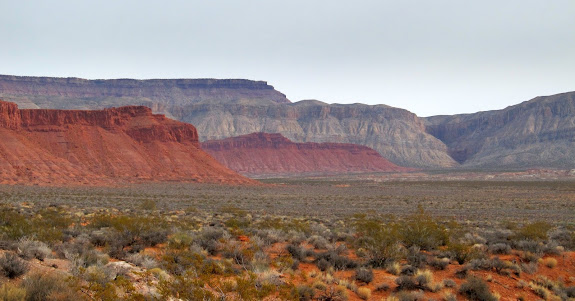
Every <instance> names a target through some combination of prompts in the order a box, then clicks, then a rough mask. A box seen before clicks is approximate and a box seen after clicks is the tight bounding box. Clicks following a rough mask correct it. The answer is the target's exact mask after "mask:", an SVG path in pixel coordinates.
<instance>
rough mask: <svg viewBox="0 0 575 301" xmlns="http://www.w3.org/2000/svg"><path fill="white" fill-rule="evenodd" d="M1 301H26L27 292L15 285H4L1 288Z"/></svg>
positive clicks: (8, 283) (7, 283)
mask: <svg viewBox="0 0 575 301" xmlns="http://www.w3.org/2000/svg"><path fill="white" fill-rule="evenodd" d="M0 300H3V301H24V300H26V290H25V289H24V288H22V287H19V286H17V285H16V284H14V283H10V282H6V283H3V284H2V286H0Z"/></svg>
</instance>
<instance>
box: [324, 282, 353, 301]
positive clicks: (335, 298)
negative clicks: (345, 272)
mask: <svg viewBox="0 0 575 301" xmlns="http://www.w3.org/2000/svg"><path fill="white" fill-rule="evenodd" d="M316 299H317V300H320V301H346V300H348V299H349V295H348V293H347V290H346V289H345V287H343V286H341V285H338V286H335V287H334V286H329V287H327V289H326V290H324V291H320V292H319V294H318V296H317V297H316Z"/></svg>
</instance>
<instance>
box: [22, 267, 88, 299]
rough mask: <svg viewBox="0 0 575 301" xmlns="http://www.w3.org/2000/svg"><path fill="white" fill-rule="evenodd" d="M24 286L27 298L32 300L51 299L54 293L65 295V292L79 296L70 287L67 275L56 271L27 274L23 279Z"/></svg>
mask: <svg viewBox="0 0 575 301" xmlns="http://www.w3.org/2000/svg"><path fill="white" fill-rule="evenodd" d="M22 287H23V288H24V289H25V290H26V300H30V301H32V300H34V301H36V300H38V301H40V300H50V299H53V298H50V297H52V295H54V294H56V293H57V294H59V296H63V293H64V292H66V293H67V295H68V296H69V297H76V298H77V297H78V296H74V295H76V294H74V293H73V292H72V290H71V289H70V287H68V285H67V283H66V277H65V276H61V275H58V274H55V273H48V274H39V273H34V274H30V275H27V276H26V277H25V278H24V280H23V281H22ZM68 300H71V298H69V299H68Z"/></svg>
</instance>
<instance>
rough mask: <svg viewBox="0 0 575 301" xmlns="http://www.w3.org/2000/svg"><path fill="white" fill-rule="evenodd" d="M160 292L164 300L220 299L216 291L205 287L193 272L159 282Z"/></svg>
mask: <svg viewBox="0 0 575 301" xmlns="http://www.w3.org/2000/svg"><path fill="white" fill-rule="evenodd" d="M157 288H158V293H159V294H160V296H161V297H162V299H163V300H169V299H174V298H177V299H182V300H206V301H216V300H218V299H217V298H216V296H215V295H214V293H212V292H211V291H209V290H208V289H206V288H205V283H204V282H203V281H202V280H200V279H198V278H197V277H194V275H192V274H185V275H178V276H175V277H172V278H170V279H169V280H167V279H166V280H161V281H160V282H159V283H158V286H157Z"/></svg>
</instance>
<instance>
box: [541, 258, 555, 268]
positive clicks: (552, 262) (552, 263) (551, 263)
mask: <svg viewBox="0 0 575 301" xmlns="http://www.w3.org/2000/svg"><path fill="white" fill-rule="evenodd" d="M543 264H544V265H545V266H546V267H548V268H550V269H552V268H554V267H556V266H557V259H555V258H553V257H547V258H545V259H543Z"/></svg>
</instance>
